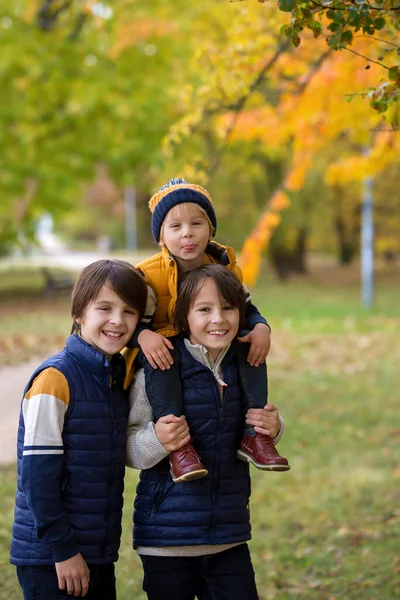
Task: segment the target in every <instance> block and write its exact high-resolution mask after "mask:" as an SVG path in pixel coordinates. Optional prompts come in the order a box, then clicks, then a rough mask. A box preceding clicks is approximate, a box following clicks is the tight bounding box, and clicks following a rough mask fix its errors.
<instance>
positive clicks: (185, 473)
mask: <svg viewBox="0 0 400 600" xmlns="http://www.w3.org/2000/svg"><path fill="white" fill-rule="evenodd" d="M169 466H170V469H171V477H172V480H173V482H174V483H180V482H182V481H192V480H193V479H200V477H204V476H205V475H207V473H208V471H207V469H206V468H205V467H204V466H203V465H202V464H201V461H200V456H199V455H198V454H197V452H196V450H195V449H194V448H193V446H192V444H191V442H189V443H188V444H186V445H185V446H183V447H182V448H180V449H179V450H175V451H174V452H171V454H170V455H169Z"/></svg>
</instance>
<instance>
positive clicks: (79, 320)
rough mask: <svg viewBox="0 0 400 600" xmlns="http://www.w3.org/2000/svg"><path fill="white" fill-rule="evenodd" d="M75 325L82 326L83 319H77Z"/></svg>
mask: <svg viewBox="0 0 400 600" xmlns="http://www.w3.org/2000/svg"><path fill="white" fill-rule="evenodd" d="M74 321H75V323H78V325H82V323H83V317H76V318H75V319H74Z"/></svg>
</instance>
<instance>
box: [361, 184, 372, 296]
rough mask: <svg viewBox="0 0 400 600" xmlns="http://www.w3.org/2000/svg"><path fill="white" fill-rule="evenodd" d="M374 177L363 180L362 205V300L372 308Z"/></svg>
mask: <svg viewBox="0 0 400 600" xmlns="http://www.w3.org/2000/svg"><path fill="white" fill-rule="evenodd" d="M372 184H373V179H372V177H365V178H364V181H363V192H362V206H361V300H362V303H363V305H364V306H366V307H367V308H370V307H371V306H372V302H373V296H374V213H373V194H372Z"/></svg>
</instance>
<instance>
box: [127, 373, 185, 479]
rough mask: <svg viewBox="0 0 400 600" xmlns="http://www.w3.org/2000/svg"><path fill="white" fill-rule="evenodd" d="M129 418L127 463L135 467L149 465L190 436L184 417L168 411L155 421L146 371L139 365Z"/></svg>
mask: <svg viewBox="0 0 400 600" xmlns="http://www.w3.org/2000/svg"><path fill="white" fill-rule="evenodd" d="M129 402H130V407H131V408H130V412H129V418H128V431H127V444H126V464H127V465H128V467H133V468H134V469H150V468H151V467H154V465H156V464H158V463H159V462H160V461H161V460H163V459H164V458H165V457H166V456H168V455H169V453H170V452H172V451H173V450H178V449H179V448H181V447H182V446H184V445H185V444H187V443H188V442H189V440H190V434H189V428H188V426H187V423H186V419H185V417H183V416H181V417H176V416H175V415H172V414H170V415H167V416H163V417H160V418H159V419H158V421H157V423H156V424H154V422H153V412H152V409H151V406H150V403H149V401H148V398H147V395H146V386H145V373H144V369H140V370H139V371H138V373H137V375H136V379H135V381H134V383H133V385H132V387H131V390H130V395H129Z"/></svg>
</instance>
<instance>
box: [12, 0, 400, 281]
mask: <svg viewBox="0 0 400 600" xmlns="http://www.w3.org/2000/svg"><path fill="white" fill-rule="evenodd" d="M287 19H288V17H287V14H285V13H284V12H281V11H279V10H277V8H276V6H274V5H273V4H271V5H268V4H259V3H257V2H250V1H249V2H243V3H242V2H240V3H239V2H238V3H229V2H226V3H225V2H219V3H215V2H213V1H212V0H205V1H204V2H202V3H201V5H198V3H187V2H183V1H182V0H177V1H176V2H174V3H168V4H166V3H165V2H162V1H161V0H149V1H148V2H146V3H143V2H138V1H135V0H123V1H121V2H118V3H115V4H111V3H106V2H84V1H79V0H78V1H75V2H69V1H65V0H64V1H62V0H47V1H44V0H43V1H40V2H36V1H35V2H34V1H32V0H19V1H16V2H13V3H8V2H7V3H6V2H5V0H1V2H0V52H1V56H2V61H1V67H0V85H1V89H2V94H1V97H0V131H1V133H0V152H1V164H0V194H1V204H0V253H1V254H3V255H5V254H7V253H9V252H10V251H11V250H13V249H14V248H15V247H16V246H18V245H19V246H20V247H21V246H24V244H25V245H26V243H27V241H29V240H33V239H34V234H35V229H36V226H37V223H38V221H39V220H40V218H41V216H42V215H43V214H46V213H49V214H51V216H52V218H53V220H54V222H55V229H56V233H57V235H58V236H60V237H61V238H62V239H63V240H64V241H66V242H67V243H68V244H69V246H70V247H71V248H90V247H94V246H95V244H96V241H97V240H98V239H99V238H100V237H101V236H107V240H109V245H110V246H111V248H113V249H122V248H124V247H125V245H126V239H125V236H126V233H125V231H126V224H125V202H124V195H125V193H126V190H127V189H128V188H129V187H130V186H134V187H135V190H136V197H137V239H138V244H139V248H147V247H150V246H151V245H152V243H153V242H152V240H151V235H150V227H149V223H150V215H149V212H148V208H147V201H148V199H149V197H150V196H151V194H152V193H153V192H154V191H155V190H156V189H157V188H158V186H159V185H161V184H163V183H165V181H166V180H168V179H169V178H170V177H172V176H179V175H184V176H186V177H187V178H188V179H190V180H194V181H197V182H199V183H203V184H204V185H206V186H207V187H208V188H209V189H210V191H211V193H212V197H213V199H214V202H215V205H216V209H217V213H218V217H219V228H218V236H217V237H218V239H219V240H220V241H222V242H228V243H230V244H231V245H233V246H235V247H237V248H238V249H239V248H240V247H241V246H242V244H243V243H244V242H245V241H247V240H250V241H251V245H250V249H251V252H250V259H249V258H248V256H247V255H246V252H244V254H243V260H244V262H245V266H246V263H248V262H250V263H252V261H253V262H254V265H253V267H254V268H253V270H251V268H252V264H250V271H249V273H250V276H249V279H250V280H251V279H252V278H253V279H254V278H257V266H256V264H255V262H256V260H255V257H256V255H257V254H260V255H262V254H263V253H264V252H265V248H266V247H267V246H269V249H268V253H269V257H270V259H271V263H272V264H273V265H274V267H275V269H276V272H277V273H278V275H279V276H281V277H287V276H288V275H290V274H291V273H292V272H298V273H302V272H305V271H306V269H307V253H308V252H309V251H310V250H313V251H314V250H317V251H323V252H327V253H330V254H332V255H335V256H337V258H338V260H339V261H340V262H341V263H344V264H347V263H350V262H351V261H352V260H354V258H356V257H357V253H358V247H359V235H360V203H361V194H362V183H363V180H364V178H365V177H367V176H373V177H374V201H375V206H376V233H377V239H376V249H377V250H378V252H379V253H381V254H384V255H385V256H386V258H387V259H388V260H390V259H391V258H392V257H393V256H395V255H396V253H398V252H399V251H400V242H399V235H398V230H399V225H400V222H399V221H400V210H399V208H400V206H399V204H400V199H399V194H398V191H397V190H398V189H399V187H400V169H399V168H398V167H399V158H398V157H399V155H400V154H399V152H398V150H399V134H398V127H397V124H398V113H399V110H398V103H396V102H394V103H393V105H392V106H391V108H390V110H389V111H388V113H387V114H386V115H385V116H384V117H382V115H381V114H380V113H378V112H377V111H374V110H372V109H371V107H370V105H369V103H368V102H367V101H366V100H365V98H364V97H363V95H364V96H365V91H366V90H367V89H368V86H372V85H373V84H374V83H375V82H376V80H377V79H379V76H380V75H381V71H382V68H381V67H380V65H379V64H373V63H372V62H366V60H365V58H362V57H360V56H358V55H356V54H354V53H353V54H350V53H347V54H346V53H345V52H339V51H335V50H332V49H330V48H328V49H327V46H326V44H325V40H321V39H314V38H313V35H312V33H310V32H309V34H307V32H305V33H302V38H303V40H302V41H303V43H302V44H301V45H300V47H299V48H295V47H294V46H293V45H290V44H289V41H288V40H286V38H285V36H282V34H281V33H280V30H281V28H282V27H283V26H284V25H285V23H287ZM387 27H388V28H387V30H383V31H381V37H382V38H383V36H384V33H385V34H386V39H385V40H383V39H381V40H380V41H379V39H377V38H376V39H375V40H374V39H373V37H372V36H361V35H360V36H359V38H360V39H357V40H354V44H355V45H356V44H358V46H357V51H358V53H359V54H363V53H364V56H365V55H366V54H368V56H369V57H370V58H371V60H372V58H373V57H376V56H377V55H379V54H380V53H383V52H387V51H388V50H389V48H390V49H391V47H389V45H388V41H387V40H388V37H387V36H389V37H390V35H392V33H393V31H392V30H393V23H388V26H387ZM378 62H379V61H378ZM346 99H347V100H349V99H352V101H351V102H350V103H348V102H346ZM365 148H368V149H369V153H368V155H366V154H365V152H364V151H365ZM363 152H364V153H363ZM277 190H278V195H279V198H276V193H277ZM271 199H272V200H273V202H272V204H271ZM263 211H264V212H263ZM265 211H266V213H265ZM271 211H272V213H273V214H272V217H271V215H270V213H271ZM260 215H264V216H263V220H262V222H261V221H260ZM255 226H258V233H257V235H255V234H254V230H253V228H254V227H255ZM245 249H246V246H245V247H244V250H245Z"/></svg>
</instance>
